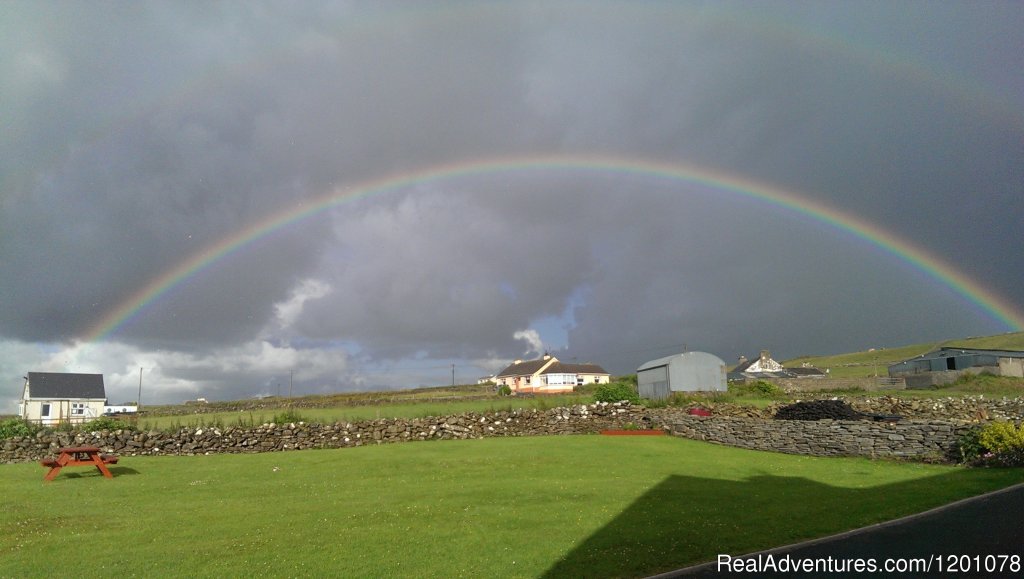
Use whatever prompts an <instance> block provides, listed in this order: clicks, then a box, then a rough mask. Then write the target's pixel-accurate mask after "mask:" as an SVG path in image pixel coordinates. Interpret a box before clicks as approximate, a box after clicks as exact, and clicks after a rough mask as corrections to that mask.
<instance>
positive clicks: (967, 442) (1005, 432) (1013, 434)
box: [957, 420, 1024, 466]
mask: <svg viewBox="0 0 1024 579" xmlns="http://www.w3.org/2000/svg"><path fill="white" fill-rule="evenodd" d="M957 446H958V449H959V452H960V459H961V461H962V462H965V463H967V464H974V465H977V466H1024V424H1022V425H1020V426H1016V425H1014V424H1013V423H1012V422H1007V421H1002V420H999V421H995V422H989V423H988V424H986V425H985V426H983V427H981V428H974V429H971V430H969V431H967V432H966V433H964V434H963V435H961V436H960V440H959V441H958V444H957Z"/></svg>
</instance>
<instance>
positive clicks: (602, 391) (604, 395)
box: [594, 382, 640, 404]
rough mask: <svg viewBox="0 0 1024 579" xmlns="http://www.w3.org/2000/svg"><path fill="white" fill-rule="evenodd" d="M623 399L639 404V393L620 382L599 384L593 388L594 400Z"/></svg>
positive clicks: (618, 400)
mask: <svg viewBox="0 0 1024 579" xmlns="http://www.w3.org/2000/svg"><path fill="white" fill-rule="evenodd" d="M623 400H628V401H629V402H632V403H633V404H639V403H640V395H639V394H637V391H636V389H634V388H633V387H632V386H630V385H629V384H624V383H622V382H612V383H610V384H601V385H600V386H598V387H597V388H596V389H595V390H594V401H595V402H621V401H623Z"/></svg>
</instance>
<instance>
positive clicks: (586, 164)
mask: <svg viewBox="0 0 1024 579" xmlns="http://www.w3.org/2000/svg"><path fill="white" fill-rule="evenodd" d="M538 170H550V171H565V170H577V171H580V170H582V171H587V172H593V173H595V174H601V173H608V174H615V175H627V176H629V175H632V176H637V177H642V178H655V179H666V180H669V181H675V182H680V183H689V184H696V185H702V186H706V187H711V188H714V189H717V190H720V191H724V192H728V193H732V194H735V195H737V196H739V197H741V198H751V199H756V200H758V201H760V202H763V203H767V204H769V205H774V206H777V207H781V208H783V209H785V210H787V211H790V212H793V213H796V214H798V215H803V216H807V217H809V218H811V219H813V220H815V221H819V222H823V223H826V224H828V225H830V226H832V227H833V228H835V229H838V230H840V231H845V232H848V233H850V234H852V235H853V236H855V237H857V238H860V239H862V240H864V241H866V242H867V243H869V244H870V245H873V246H875V247H877V248H879V249H881V250H883V251H885V252H887V253H889V254H891V255H893V256H895V257H897V258H899V259H901V260H903V261H905V262H907V263H909V264H911V265H912V266H914V267H915V268H917V269H918V270H920V271H922V272H924V273H925V274H926V275H927V276H929V277H931V278H932V279H934V280H936V281H937V282H939V283H941V284H943V285H945V286H948V287H949V288H951V289H952V290H953V291H955V292H956V293H957V294H959V295H960V296H962V297H963V298H965V299H966V300H967V301H969V302H971V303H973V304H975V305H976V306H978V307H979V308H980V309H981V310H983V311H984V312H986V313H987V314H988V315H989V316H991V317H992V318H994V319H995V320H998V321H999V322H1001V323H1002V324H1004V325H1006V326H1007V328H1008V329H1009V330H1011V331H1016V330H1021V329H1024V315H1022V313H1021V312H1020V311H1018V310H1017V309H1016V308H1015V307H1014V305H1013V304H1011V303H1010V302H1008V301H1006V300H1005V299H1003V298H1002V297H1000V296H998V295H996V294H995V293H993V292H990V291H988V290H986V289H985V288H984V287H982V286H981V285H979V284H978V283H977V282H975V281H973V280H972V279H970V278H968V277H967V276H966V275H964V274H963V273H961V272H959V271H957V270H956V269H954V268H953V267H952V266H950V265H949V264H947V263H945V262H943V261H942V260H940V259H939V258H937V257H935V256H934V255H931V254H930V253H928V252H927V251H925V250H923V249H921V248H919V247H915V246H914V245H912V244H910V243H909V242H907V241H905V240H903V239H901V238H899V237H898V236H896V235H895V234H893V233H891V232H888V231H885V230H883V229H881V228H879V227H878V226H876V225H874V224H872V223H870V222H868V221H866V220H864V219H861V218H859V217H856V216H853V215H850V214H848V213H845V212H842V211H839V210H837V209H834V208H832V207H829V206H828V205H826V204H824V203H821V202H819V201H815V200H813V199H810V198H808V197H805V196H803V195H799V194H797V193H794V192H789V191H784V190H781V189H777V188H774V187H772V186H770V185H766V184H763V183H756V182H754V181H750V180H747V179H744V178H742V177H740V176H736V175H729V174H726V173H724V172H721V171H718V170H714V169H709V168H703V167H696V166H692V165H685V164H680V163H675V162H672V163H669V162H657V161H650V160H641V159H632V158H628V157H618V156H598V155H586V156H578V155H543V156H520V157H499V158H485V159H474V160H466V161H459V162H455V163H449V164H443V165H437V166H432V167H426V168H422V169H418V170H413V171H410V172H406V173H403V174H400V175H393V176H389V177H383V178H379V179H372V180H368V181H363V182H361V183H356V184H354V185H351V186H347V187H342V188H338V189H334V190H332V191H330V192H328V193H326V194H323V195H321V196H319V197H316V198H312V199H309V200H307V201H305V202H303V203H301V204H299V205H296V206H294V207H292V208H290V209H288V210H286V211H283V212H279V213H276V214H272V215H268V216H267V217H265V218H264V219H262V220H260V221H257V222H255V223H252V224H251V225H249V226H247V227H245V228H243V229H241V230H239V231H236V232H234V233H233V234H231V235H228V236H226V237H223V238H221V239H220V240H219V241H217V242H216V243H214V244H213V245H210V246H208V247H206V248H205V249H203V250H201V251H199V252H197V253H195V254H193V255H191V256H189V257H187V258H186V259H184V260H182V261H181V262H179V263H178V264H177V265H175V266H174V267H172V268H171V269H169V270H167V271H165V272H164V273H163V274H162V275H160V276H158V277H156V278H155V279H153V280H151V281H150V282H149V283H148V284H146V285H145V286H144V287H142V288H140V289H139V290H137V291H136V292H135V293H133V294H132V295H131V296H129V297H128V298H127V299H126V300H124V301H123V302H121V303H120V304H119V305H118V306H117V307H116V308H114V309H113V310H111V311H110V312H108V313H107V314H106V315H105V316H103V318H102V319H100V320H99V322H98V323H96V324H95V325H94V326H93V327H92V328H91V329H90V330H89V331H88V332H87V333H86V334H85V336H84V340H85V341H86V342H87V343H88V342H95V341H100V340H103V339H105V338H107V337H109V336H110V335H111V334H113V333H114V332H116V331H117V329H118V328H119V327H120V326H121V325H122V324H124V323H125V322H126V321H128V320H129V319H130V318H131V317H133V316H135V315H136V314H138V313H139V312H140V311H141V310H143V309H145V308H146V306H147V305H149V304H150V303H152V302H153V301H154V300H157V299H159V298H160V297H161V296H163V295H164V294H166V293H167V292H168V291H170V290H171V289H172V288H174V287H175V286H177V285H179V284H181V283H182V282H183V281H185V280H186V279H188V278H190V277H192V276H194V275H195V274H197V273H198V272H200V271H202V270H205V269H207V268H210V267H212V266H213V265H214V264H216V263H217V262H219V261H221V260H223V259H225V258H227V257H228V256H230V255H231V254H232V253H234V252H236V251H238V250H239V249H240V248H242V247H244V246H246V245H247V244H249V243H252V242H253V241H255V240H257V239H260V238H262V237H265V236H267V235H270V234H272V233H273V232H275V231H278V230H281V229H283V228H286V227H288V226H290V225H293V224H296V223H298V222H300V221H302V220H304V219H307V218H310V217H312V216H314V215H317V214H319V213H321V212H323V211H325V210H327V209H330V208H332V207H336V206H338V205H341V204H343V203H346V202H350V201H353V200H356V199H360V198H365V197H370V196H373V195H377V194H381V193H386V192H389V191H395V190H399V189H403V188H407V187H411V186H414V185H424V184H430V183H438V182H443V181H449V180H453V179H459V178H464V177H474V176H484V175H493V174H502V173H511V174H515V173H522V172H525V171H538Z"/></svg>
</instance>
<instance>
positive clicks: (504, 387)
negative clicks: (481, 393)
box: [498, 384, 512, 396]
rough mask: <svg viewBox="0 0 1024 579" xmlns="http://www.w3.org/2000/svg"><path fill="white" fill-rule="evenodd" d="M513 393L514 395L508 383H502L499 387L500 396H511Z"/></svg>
mask: <svg viewBox="0 0 1024 579" xmlns="http://www.w3.org/2000/svg"><path fill="white" fill-rule="evenodd" d="M511 395H512V389H511V388H509V387H508V386H507V385H505V384H502V385H501V386H499V387H498V396H511Z"/></svg>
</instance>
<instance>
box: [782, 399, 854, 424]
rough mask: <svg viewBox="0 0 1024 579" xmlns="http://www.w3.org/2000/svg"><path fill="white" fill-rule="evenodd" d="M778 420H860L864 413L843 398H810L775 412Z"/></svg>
mask: <svg viewBox="0 0 1024 579" xmlns="http://www.w3.org/2000/svg"><path fill="white" fill-rule="evenodd" d="M775 418H776V419H777V420H826V419H831V420H860V419H861V418H864V415H863V414H861V413H860V412H857V411H856V410H854V409H853V408H850V405H849V404H847V403H846V402H843V401H842V400H808V401H806V402H797V403H795V404H790V405H789V406H783V407H782V408H779V409H778V410H777V411H776V412H775Z"/></svg>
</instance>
